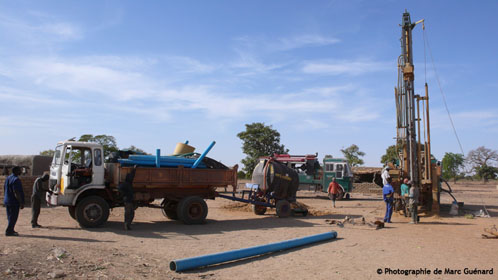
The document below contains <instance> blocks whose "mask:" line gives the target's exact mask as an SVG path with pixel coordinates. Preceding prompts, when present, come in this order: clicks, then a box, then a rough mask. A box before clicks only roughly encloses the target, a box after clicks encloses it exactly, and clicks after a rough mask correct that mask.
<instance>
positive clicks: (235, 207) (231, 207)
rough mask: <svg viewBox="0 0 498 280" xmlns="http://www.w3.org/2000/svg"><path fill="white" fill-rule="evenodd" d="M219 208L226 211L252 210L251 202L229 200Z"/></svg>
mask: <svg viewBox="0 0 498 280" xmlns="http://www.w3.org/2000/svg"><path fill="white" fill-rule="evenodd" d="M221 208H223V209H225V210H228V211H239V212H252V206H251V204H248V203H243V202H230V203H228V204H226V205H223V206H222V207H221Z"/></svg>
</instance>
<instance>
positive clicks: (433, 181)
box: [393, 10, 441, 215]
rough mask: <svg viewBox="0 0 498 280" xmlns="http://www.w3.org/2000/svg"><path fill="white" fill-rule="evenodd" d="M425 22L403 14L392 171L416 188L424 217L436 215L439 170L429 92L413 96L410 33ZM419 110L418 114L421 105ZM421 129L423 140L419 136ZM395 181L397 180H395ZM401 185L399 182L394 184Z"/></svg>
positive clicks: (437, 211)
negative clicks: (432, 137)
mask: <svg viewBox="0 0 498 280" xmlns="http://www.w3.org/2000/svg"><path fill="white" fill-rule="evenodd" d="M423 22H424V20H420V21H417V22H415V23H412V22H411V19H410V14H409V13H408V12H407V11H406V10H405V12H404V13H403V17H402V22H401V25H400V26H401V39H400V41H401V55H400V56H399V57H398V84H397V86H396V88H395V99H396V119H397V124H396V146H397V147H396V148H397V149H396V150H397V151H399V163H398V164H397V166H396V167H395V170H393V171H395V172H396V173H397V175H398V176H397V177H398V179H400V178H406V177H409V178H410V180H411V181H412V184H413V185H414V186H415V187H416V188H419V193H420V196H419V205H420V206H421V210H422V211H423V212H425V213H426V214H433V215H438V214H439V176H440V174H441V172H440V168H439V166H438V165H437V164H436V162H433V160H432V158H431V143H430V122H429V91H428V86H427V83H425V96H420V95H417V94H415V83H414V80H415V74H414V70H415V67H414V64H413V50H412V30H413V28H415V26H416V25H417V24H419V23H422V24H423ZM421 103H422V110H425V112H422V114H421V113H420V107H421V106H420V105H421ZM421 127H423V139H422V134H421ZM394 178H396V177H394ZM395 184H396V185H397V184H401V182H395Z"/></svg>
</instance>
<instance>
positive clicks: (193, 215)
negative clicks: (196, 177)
mask: <svg viewBox="0 0 498 280" xmlns="http://www.w3.org/2000/svg"><path fill="white" fill-rule="evenodd" d="M176 212H177V213H178V219H179V220H181V221H182V222H183V223H184V224H187V225H193V224H202V223H204V221H205V220H206V217H207V214H208V207H207V204H206V202H205V201H204V199H202V198H200V197H198V196H188V197H185V198H183V199H182V200H180V203H178V206H177V210H176Z"/></svg>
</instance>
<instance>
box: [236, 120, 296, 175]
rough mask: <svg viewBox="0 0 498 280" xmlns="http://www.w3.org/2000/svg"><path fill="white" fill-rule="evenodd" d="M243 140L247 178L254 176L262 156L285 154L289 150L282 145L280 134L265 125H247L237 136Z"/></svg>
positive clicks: (243, 161)
mask: <svg viewBox="0 0 498 280" xmlns="http://www.w3.org/2000/svg"><path fill="white" fill-rule="evenodd" d="M237 137H239V138H240V140H242V142H243V143H242V151H243V152H244V154H246V155H247V156H246V158H244V159H243V160H242V163H243V164H244V168H243V170H244V172H245V173H246V176H247V177H250V176H251V175H252V171H253V170H254V167H255V166H256V165H257V164H258V161H259V158H260V157H262V156H272V155H273V154H274V153H279V154H285V153H288V152H289V150H288V149H285V147H284V145H281V144H280V133H279V132H278V131H276V130H275V129H273V128H272V126H271V125H270V126H266V125H265V124H264V123H252V124H246V130H245V131H242V132H240V133H238V134H237Z"/></svg>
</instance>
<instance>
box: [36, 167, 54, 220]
mask: <svg viewBox="0 0 498 280" xmlns="http://www.w3.org/2000/svg"><path fill="white" fill-rule="evenodd" d="M49 177H50V176H49V174H48V172H47V171H45V172H43V175H42V176H41V177H38V178H36V180H35V183H34V184H33V194H32V195H31V227H32V228H41V226H40V225H39V224H38V216H40V208H41V203H42V201H45V192H46V191H48V184H47V181H48V178H49Z"/></svg>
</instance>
